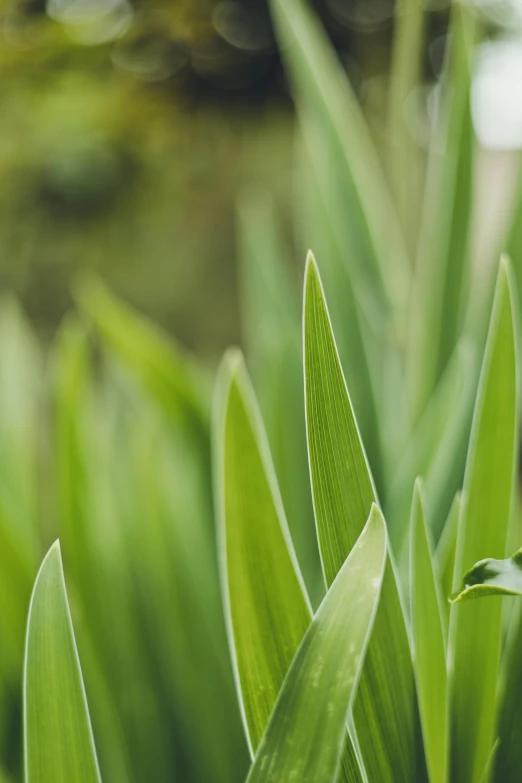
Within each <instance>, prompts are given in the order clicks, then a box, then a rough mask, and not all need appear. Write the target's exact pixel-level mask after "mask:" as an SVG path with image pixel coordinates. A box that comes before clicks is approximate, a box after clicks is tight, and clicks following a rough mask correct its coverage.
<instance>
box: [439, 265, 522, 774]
mask: <svg viewBox="0 0 522 783" xmlns="http://www.w3.org/2000/svg"><path fill="white" fill-rule="evenodd" d="M510 276H511V275H510V270H509V266H508V263H507V262H506V261H502V262H501V265H500V271H499V275H498V280H497V287H496V293H495V303H494V306H493V313H492V316H491V323H490V328H489V335H488V341H487V345H486V351H485V355H484V362H483V366H482V373H481V378H480V382H479V389H478V393H477V401H476V404H475V412H474V416H473V425H472V431H471V438H470V445H469V452H468V459H467V464H466V475H465V479H464V498H465V501H464V503H463V504H462V508H461V514H460V520H459V530H458V535H457V552H456V557H455V572H454V582H453V587H454V590H457V589H458V586H459V585H460V580H461V575H462V573H463V572H464V571H465V570H466V568H469V567H470V566H471V565H472V564H473V563H475V562H477V561H479V560H481V559H483V558H484V557H487V556H493V557H495V558H502V557H503V556H504V555H505V547H506V537H507V530H508V523H509V516H510V506H511V499H512V489H513V478H514V461H515V451H516V435H517V431H516V366H515V364H516V362H515V336H514V325H513V305H512V293H511V282H510ZM501 611H502V607H501V604H500V602H499V601H476V602H473V603H471V604H456V605H454V606H453V607H452V609H451V618H450V669H451V670H452V677H451V681H450V721H451V723H450V729H451V736H452V749H451V755H450V780H451V781H454V782H455V783H461V781H463V780H470V781H472V780H478V779H479V777H480V775H481V774H482V772H483V770H484V769H485V767H486V764H487V761H488V755H489V752H490V750H491V747H492V745H493V740H494V727H495V722H496V700H497V676H498V666H499V655H500V641H501ZM485 628H487V633H486V634H485V633H484V629H485Z"/></svg>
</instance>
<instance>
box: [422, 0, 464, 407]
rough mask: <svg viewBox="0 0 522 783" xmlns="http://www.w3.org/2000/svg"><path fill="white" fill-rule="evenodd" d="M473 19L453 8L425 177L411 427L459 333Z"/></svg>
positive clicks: (459, 5)
mask: <svg viewBox="0 0 522 783" xmlns="http://www.w3.org/2000/svg"><path fill="white" fill-rule="evenodd" d="M474 19H475V17H474V15H473V12H471V11H470V10H468V9H467V8H466V7H465V6H464V5H463V4H462V3H453V4H452V17H451V37H450V44H449V50H448V56H447V62H446V68H445V74H444V77H443V81H442V87H441V89H442V96H441V99H440V100H441V107H440V111H439V118H438V125H437V127H436V129H435V131H434V135H433V145H432V150H431V154H430V164H429V169H428V175H427V186H426V201H425V205H424V219H423V226H422V229H421V237H420V243H419V259H418V263H417V273H416V274H417V277H416V284H415V285H416V295H415V297H414V300H413V303H414V307H413V309H412V317H413V322H412V325H411V328H410V337H411V352H410V358H411V365H410V379H411V382H412V391H413V397H412V400H413V415H414V420H416V419H418V417H419V416H420V415H421V414H422V412H423V410H424V408H425V406H426V404H427V402H428V400H429V398H430V396H431V394H432V391H433V389H434V388H435V385H436V383H437V380H438V378H439V377H440V374H441V372H442V371H443V370H444V368H445V366H446V364H447V362H448V360H449V357H450V356H451V352H452V351H453V348H454V346H455V344H456V341H457V338H458V336H459V333H460V330H461V328H462V323H463V317H464V313H465V305H466V296H465V294H466V292H467V291H468V289H469V286H468V285H466V283H467V281H468V275H469V258H470V224H471V217H472V202H473V153H474V147H475V138H474V133H473V123H472V119H471V109H470V89H471V75H472V53H473V42H474V34H475V31H474V24H475V22H474Z"/></svg>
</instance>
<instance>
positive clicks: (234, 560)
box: [214, 352, 362, 781]
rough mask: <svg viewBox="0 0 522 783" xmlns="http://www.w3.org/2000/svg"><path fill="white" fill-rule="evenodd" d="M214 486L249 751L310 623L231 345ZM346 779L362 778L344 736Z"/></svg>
mask: <svg viewBox="0 0 522 783" xmlns="http://www.w3.org/2000/svg"><path fill="white" fill-rule="evenodd" d="M214 446H215V453H214V456H215V459H214V467H215V488H216V507H217V514H218V518H219V528H220V531H219V537H220V559H221V572H222V580H223V583H222V592H223V596H224V603H225V615H226V618H227V624H228V632H229V640H230V645H231V649H232V651H233V656H232V657H233V663H234V669H235V675H236V681H237V687H238V696H239V699H240V703H241V707H242V714H243V719H244V723H245V729H246V732H247V737H248V739H249V744H250V748H251V751H252V755H254V754H255V753H256V751H257V749H258V746H259V743H260V741H261V738H262V736H263V734H264V732H265V729H266V726H267V723H268V720H269V717H270V715H271V713H272V710H273V708H274V704H275V702H276V699H277V696H278V693H279V691H280V689H281V686H282V684H283V681H284V678H285V676H286V674H287V672H288V669H289V667H290V664H291V662H292V660H293V658H294V655H295V653H296V651H297V649H298V647H299V644H300V643H301V641H302V639H303V636H304V634H305V632H306V630H307V628H308V626H309V625H310V622H311V619H312V612H311V608H310V603H309V601H308V597H307V595H306V592H305V588H304V584H303V581H302V578H301V574H300V571H299V566H298V564H297V560H296V558H295V554H294V549H293V545H292V542H291V539H290V534H289V531H288V526H287V522H286V518H285V514H284V510H283V505H282V501H281V497H280V494H279V489H278V486H277V482H276V478H275V473H274V469H273V465H272V462H271V459H270V454H269V450H268V444H267V442H266V437H265V434H264V431H263V427H262V423H261V419H260V415H259V411H258V409H257V405H256V402H255V397H254V394H253V391H252V389H251V386H250V383H249V380H248V377H247V374H246V370H245V368H244V364H243V361H242V358H241V355H240V354H239V353H237V352H231V353H229V354H227V356H226V357H225V359H224V361H223V365H222V369H221V373H220V379H219V382H218V385H217V389H216V398H215V430H214ZM343 762H344V763H345V766H346V769H347V770H351V776H350V777H347V778H346V780H347V781H348V780H352V781H358V780H362V776H361V772H360V769H359V765H358V762H357V759H356V757H355V753H354V751H353V747H352V745H351V743H350V740H349V738H347V745H346V749H345V756H344V758H343Z"/></svg>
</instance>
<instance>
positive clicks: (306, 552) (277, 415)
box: [237, 190, 323, 606]
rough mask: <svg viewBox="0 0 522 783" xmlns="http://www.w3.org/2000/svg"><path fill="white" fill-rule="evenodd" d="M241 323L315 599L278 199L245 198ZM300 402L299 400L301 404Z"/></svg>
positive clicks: (297, 366)
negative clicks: (275, 206)
mask: <svg viewBox="0 0 522 783" xmlns="http://www.w3.org/2000/svg"><path fill="white" fill-rule="evenodd" d="M237 211H238V246H239V251H240V266H239V272H240V292H241V296H240V305H241V325H242V334H243V337H244V342H245V344H246V346H247V351H246V359H247V364H248V367H249V371H250V373H251V375H252V378H253V383H254V388H255V390H256V393H257V396H258V399H259V403H260V406H261V411H262V414H263V421H264V423H265V426H266V430H267V434H268V440H269V443H270V450H271V454H272V457H273V460H274V466H275V471H276V474H277V478H278V482H279V487H280V489H281V495H282V498H283V503H284V506H285V510H286V512H287V516H288V521H289V524H290V531H291V534H292V539H293V541H294V544H295V548H296V552H297V557H298V560H299V564H300V566H301V569H302V572H303V577H304V579H305V582H306V585H307V588H308V591H309V594H310V596H311V599H312V602H313V604H314V606H316V605H317V604H318V603H319V601H320V600H321V598H322V595H323V584H322V578H321V566H320V562H319V553H318V550H317V537H316V535H315V525H314V517H313V508H312V496H311V492H310V479H309V476H308V470H307V465H308V455H307V450H306V431H305V419H304V401H303V397H302V384H303V367H302V357H301V320H300V315H299V308H298V306H297V295H296V290H295V288H294V286H293V285H292V283H293V280H291V279H290V270H291V267H290V264H289V263H288V259H287V257H286V252H285V247H284V243H283V242H282V238H281V236H280V231H279V230H278V229H279V225H278V221H277V219H276V214H275V209H274V204H273V200H272V199H271V198H270V196H269V194H267V193H266V192H265V191H262V190H255V191H253V190H250V191H247V192H245V193H243V194H242V196H241V199H240V200H239V202H238V210H237ZM297 402H299V404H296V403H297Z"/></svg>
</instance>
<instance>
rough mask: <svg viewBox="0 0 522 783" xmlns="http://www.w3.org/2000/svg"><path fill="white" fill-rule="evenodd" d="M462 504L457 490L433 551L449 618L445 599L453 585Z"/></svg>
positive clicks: (447, 617) (445, 612)
mask: <svg viewBox="0 0 522 783" xmlns="http://www.w3.org/2000/svg"><path fill="white" fill-rule="evenodd" d="M461 505H462V494H461V493H460V492H457V494H456V495H455V498H454V500H453V503H452V504H451V509H450V512H449V514H448V518H447V520H446V524H445V525H444V528H443V530H442V534H441V537H440V539H439V543H438V544H437V549H436V552H435V559H436V561H437V569H438V572H439V574H440V583H441V587H442V595H443V597H444V599H445V600H444V615H445V619H446V624H447V621H448V620H449V612H450V604H449V602H448V601H447V600H446V599H448V598H449V596H450V593H451V590H452V585H453V572H454V571H455V554H456V549H457V533H458V529H459V517H460V508H461Z"/></svg>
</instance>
